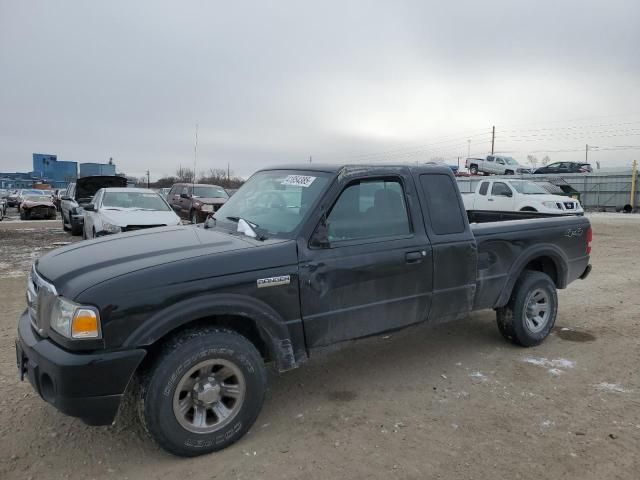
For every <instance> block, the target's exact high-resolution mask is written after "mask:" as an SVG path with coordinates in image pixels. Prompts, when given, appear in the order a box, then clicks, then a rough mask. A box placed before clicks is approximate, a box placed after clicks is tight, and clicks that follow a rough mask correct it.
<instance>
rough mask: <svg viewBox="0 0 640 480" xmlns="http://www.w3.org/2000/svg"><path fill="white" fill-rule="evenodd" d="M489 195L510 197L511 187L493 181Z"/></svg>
mask: <svg viewBox="0 0 640 480" xmlns="http://www.w3.org/2000/svg"><path fill="white" fill-rule="evenodd" d="M491 195H497V196H503V197H510V196H511V189H510V188H509V187H508V186H507V184H506V183H502V182H493V187H491Z"/></svg>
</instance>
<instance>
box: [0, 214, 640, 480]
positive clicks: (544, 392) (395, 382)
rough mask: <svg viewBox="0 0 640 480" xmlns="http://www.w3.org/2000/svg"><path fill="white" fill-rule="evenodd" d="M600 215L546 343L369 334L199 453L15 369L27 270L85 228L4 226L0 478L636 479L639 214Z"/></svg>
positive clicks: (472, 323)
mask: <svg viewBox="0 0 640 480" xmlns="http://www.w3.org/2000/svg"><path fill="white" fill-rule="evenodd" d="M591 219H592V222H593V226H594V246H593V256H592V263H593V265H594V270H593V272H592V274H591V276H590V277H589V278H588V279H587V280H586V281H578V282H576V283H574V284H572V285H571V286H570V288H569V289H567V290H564V291H561V292H560V308H559V313H558V321H557V326H556V329H555V331H554V333H553V334H552V335H551V336H550V338H549V339H548V340H547V341H546V342H545V343H544V344H543V345H541V346H540V347H537V348H533V349H522V348H518V347H514V346H511V345H509V344H507V343H505V342H504V341H503V340H502V338H501V337H500V335H499V333H498V330H497V328H496V326H495V318H494V314H493V312H491V311H487V312H481V313H477V314H473V315H472V316H471V317H469V318H467V319H465V320H463V321H460V322H456V323H449V324H445V325H440V326H437V327H435V328H431V329H430V328H426V327H417V328H414V329H410V330H407V331H404V332H401V333H398V334H393V335H390V336H384V337H377V338H372V339H368V340H365V341H361V342H358V343H355V344H353V345H350V346H348V347H347V348H344V349H341V350H339V351H337V352H334V353H332V354H324V355H321V356H318V357H315V358H313V359H312V360H311V361H309V363H308V364H307V365H306V366H305V367H304V368H301V369H298V370H295V371H292V372H289V373H287V374H284V375H281V376H279V375H277V374H275V373H274V374H272V379H271V380H272V381H271V390H270V392H269V395H268V398H267V401H266V404H265V408H264V410H263V412H262V414H261V415H260V417H259V418H258V421H257V422H256V424H255V426H254V428H253V429H252V431H251V432H250V433H249V434H248V435H247V436H246V437H245V438H244V439H242V440H241V441H240V442H238V443H236V444H235V445H234V446H232V447H231V448H229V449H227V450H225V451H222V452H220V453H217V454H212V455H208V456H205V457H199V458H195V459H189V460H185V459H179V458H175V457H172V456H170V455H168V454H165V453H164V452H162V451H161V450H159V449H158V448H157V447H156V446H155V445H154V444H153V443H152V442H151V441H149V440H147V439H146V438H145V437H144V434H143V433H142V432H141V430H140V428H139V427H138V426H137V424H136V423H135V422H134V421H133V420H131V417H125V418H124V419H123V421H122V422H121V423H119V424H117V425H116V426H112V427H101V428H90V427H87V426H85V425H84V424H83V423H82V422H81V421H79V420H76V419H72V418H69V417H65V416H63V415H62V414H60V413H58V412H57V411H56V410H55V409H54V408H53V407H51V406H49V405H47V404H46V403H44V402H43V401H42V400H40V398H39V397H38V396H37V395H36V394H35V393H34V392H33V390H32V389H31V387H30V385H29V384H28V383H27V382H23V383H20V382H19V381H18V380H17V370H16V366H15V353H14V347H13V340H14V336H15V324H16V319H17V317H18V315H19V314H20V312H21V311H22V310H23V309H24V304H25V302H24V295H25V294H24V290H25V281H26V272H27V271H28V269H29V267H30V264H31V262H32V261H33V260H34V259H35V258H37V257H38V256H39V255H41V254H44V253H45V252H47V251H49V250H50V249H51V248H53V247H55V245H56V242H70V241H77V238H76V237H71V236H70V235H69V234H67V233H65V232H63V231H62V228H61V225H60V222H59V221H55V222H54V221H33V222H19V221H9V222H0V301H2V305H3V308H2V310H1V312H0V478H2V479H7V480H8V479H26V478H33V479H40V478H56V479H57V478H79V479H80V478H129V479H137V478H145V479H153V478H162V479H167V478H189V479H194V480H199V479H211V478H239V479H257V478H267V479H276V478H277V479H282V478H285V479H289V478H290V479H293V478H303V477H304V478H365V477H366V478H385V479H386V478H402V479H405V478H407V479H412V478H415V479H423V478H447V479H453V478H455V479H471V478H475V479H488V478H509V479H518V478H536V479H540V478H554V479H555V478H580V479H599V480H600V479H604V478H606V479H612V478H624V479H632V478H633V479H635V478H638V471H639V469H640V374H639V373H638V366H639V365H640V348H639V347H640V341H639V338H640V265H639V263H640V260H639V259H638V258H639V257H638V252H640V216H638V215H635V216H632V215H626V216H625V215H617V214H594V215H592V216H591Z"/></svg>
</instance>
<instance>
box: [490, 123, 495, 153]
mask: <svg viewBox="0 0 640 480" xmlns="http://www.w3.org/2000/svg"><path fill="white" fill-rule="evenodd" d="M495 144H496V126H495V125H494V126H493V128H492V129H491V155H493V147H494V146H495Z"/></svg>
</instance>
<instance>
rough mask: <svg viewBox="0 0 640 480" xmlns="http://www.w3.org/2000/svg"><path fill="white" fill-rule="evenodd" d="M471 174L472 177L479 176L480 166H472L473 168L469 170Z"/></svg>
mask: <svg viewBox="0 0 640 480" xmlns="http://www.w3.org/2000/svg"><path fill="white" fill-rule="evenodd" d="M469 172H471V175H477V174H478V166H477V165H471V167H470V168H469Z"/></svg>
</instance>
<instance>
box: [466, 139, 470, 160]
mask: <svg viewBox="0 0 640 480" xmlns="http://www.w3.org/2000/svg"><path fill="white" fill-rule="evenodd" d="M467 158H471V139H469V140H467Z"/></svg>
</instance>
